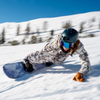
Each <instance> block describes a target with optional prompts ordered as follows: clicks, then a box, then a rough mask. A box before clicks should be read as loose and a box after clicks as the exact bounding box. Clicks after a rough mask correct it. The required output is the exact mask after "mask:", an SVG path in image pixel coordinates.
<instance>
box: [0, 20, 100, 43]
mask: <svg viewBox="0 0 100 100" xmlns="http://www.w3.org/2000/svg"><path fill="white" fill-rule="evenodd" d="M95 21H96V19H95V18H92V19H90V20H89V23H88V26H89V28H92V27H93V25H92V23H94V22H95ZM85 24H86V21H82V22H81V23H80V25H79V30H78V31H79V33H80V34H81V33H82V32H83V31H84V29H85V27H84V25H85ZM98 26H99V27H98V28H99V29H100V20H99V25H98ZM71 27H73V26H72V23H71V21H66V22H63V23H62V28H64V29H67V28H71ZM47 28H48V22H47V21H45V22H44V23H43V28H42V29H43V31H44V32H46V30H47ZM30 30H31V28H30V23H28V24H27V26H26V29H25V38H24V39H23V40H22V43H23V44H25V39H27V38H28V36H29V35H30ZM35 33H37V35H34V32H31V34H32V37H31V40H30V41H29V43H41V42H43V39H42V37H39V38H38V36H39V34H40V32H39V28H38V29H37V31H36V32H35ZM16 35H17V36H18V35H20V25H18V26H17V30H16ZM53 35H54V30H51V31H50V35H49V37H48V39H47V41H48V42H49V41H50V40H51V39H52V37H53ZM4 42H5V28H3V30H2V32H1V37H0V44H3V43H4ZM17 44H18V43H17Z"/></svg>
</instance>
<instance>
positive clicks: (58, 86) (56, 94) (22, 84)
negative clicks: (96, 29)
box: [0, 36, 100, 100]
mask: <svg viewBox="0 0 100 100" xmlns="http://www.w3.org/2000/svg"><path fill="white" fill-rule="evenodd" d="M81 41H82V42H83V44H84V46H85V49H86V50H87V52H88V53H89V58H90V62H91V68H92V70H91V72H90V73H89V74H88V75H87V76H85V79H86V81H85V82H83V83H80V82H76V81H73V80H72V79H73V77H74V76H75V74H76V73H77V72H78V71H79V69H80V67H81V65H80V64H81V63H80V59H79V57H78V55H76V56H74V57H69V58H68V59H66V61H65V62H64V63H63V64H62V65H59V66H56V65H52V66H51V67H46V68H43V69H41V70H39V71H36V72H34V73H31V74H26V75H25V76H23V77H21V78H18V79H15V80H14V79H10V78H8V77H7V76H6V75H5V74H4V73H3V69H2V66H3V65H4V64H6V63H8V62H16V61H20V60H22V59H23V58H24V57H25V56H26V55H27V54H29V53H31V52H35V51H36V50H40V49H41V48H42V47H43V46H44V45H45V43H41V44H34V45H23V46H22V45H20V46H13V47H12V46H6V47H0V100H100V36H98V37H94V38H84V39H81Z"/></svg>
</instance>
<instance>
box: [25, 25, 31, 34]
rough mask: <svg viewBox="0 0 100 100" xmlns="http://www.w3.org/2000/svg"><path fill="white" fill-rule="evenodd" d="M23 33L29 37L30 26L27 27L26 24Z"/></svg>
mask: <svg viewBox="0 0 100 100" xmlns="http://www.w3.org/2000/svg"><path fill="white" fill-rule="evenodd" d="M25 31H26V35H29V32H30V26H29V23H28V24H27V27H26V29H25Z"/></svg>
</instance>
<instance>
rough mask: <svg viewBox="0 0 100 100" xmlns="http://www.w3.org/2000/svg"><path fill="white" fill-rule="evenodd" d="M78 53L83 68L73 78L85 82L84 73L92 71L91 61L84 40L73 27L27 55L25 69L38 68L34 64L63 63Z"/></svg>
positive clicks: (29, 70) (24, 62) (24, 61)
mask: <svg viewBox="0 0 100 100" xmlns="http://www.w3.org/2000/svg"><path fill="white" fill-rule="evenodd" d="M76 54H78V55H79V57H80V59H81V69H80V70H79V72H78V73H77V74H76V76H74V78H73V80H76V81H79V82H84V81H85V79H84V77H83V76H84V75H86V74H87V73H88V72H89V71H90V69H91V68H90V67H91V66H90V61H89V58H88V54H87V52H86V50H85V49H84V46H83V44H82V42H81V41H80V40H79V39H78V32H77V31H76V30H75V29H73V28H68V29H66V30H64V32H63V33H60V34H58V35H57V36H56V37H55V39H54V40H53V41H52V42H50V43H48V44H46V45H45V46H44V48H43V49H42V50H41V51H36V52H34V53H31V54H29V55H27V57H26V58H25V59H24V60H23V64H24V65H25V69H26V70H27V71H28V72H32V71H33V70H36V67H35V66H34V64H37V63H45V65H46V66H50V65H52V63H54V64H56V65H60V64H62V63H63V62H64V61H65V60H66V58H68V57H69V56H72V57H73V56H74V55H76Z"/></svg>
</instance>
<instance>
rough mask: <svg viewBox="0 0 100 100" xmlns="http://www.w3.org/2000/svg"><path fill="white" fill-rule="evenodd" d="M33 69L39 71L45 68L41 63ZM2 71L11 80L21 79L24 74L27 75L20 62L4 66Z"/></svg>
mask: <svg viewBox="0 0 100 100" xmlns="http://www.w3.org/2000/svg"><path fill="white" fill-rule="evenodd" d="M35 67H36V70H39V69H42V68H44V67H46V66H45V65H44V63H41V64H36V65H35ZM3 71H4V73H5V74H6V75H7V76H8V77H9V78H13V79H16V78H19V77H22V76H23V75H25V74H26V73H29V72H27V71H25V70H24V65H23V63H22V62H15V63H8V64H5V65H4V66H3Z"/></svg>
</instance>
